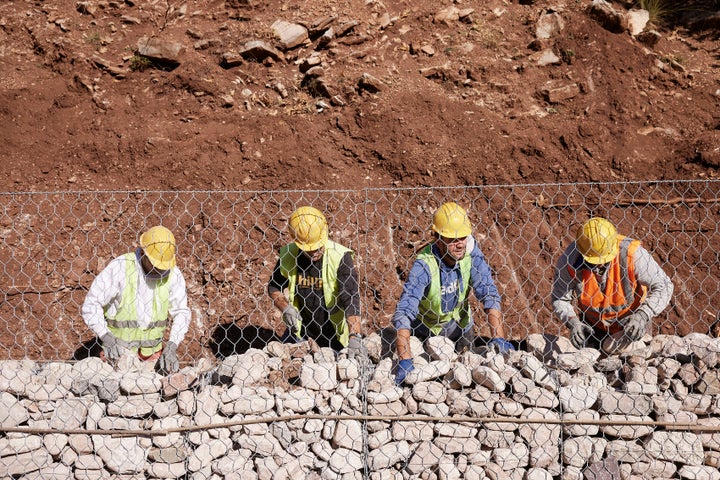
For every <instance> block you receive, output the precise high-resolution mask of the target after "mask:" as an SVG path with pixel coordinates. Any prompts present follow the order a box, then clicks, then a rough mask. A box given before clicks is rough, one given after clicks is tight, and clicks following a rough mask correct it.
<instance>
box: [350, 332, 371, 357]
mask: <svg viewBox="0 0 720 480" xmlns="http://www.w3.org/2000/svg"><path fill="white" fill-rule="evenodd" d="M347 351H348V358H354V359H356V360H358V361H363V360H365V359H367V358H368V351H367V348H366V347H365V345H364V344H363V341H362V337H361V336H360V335H358V334H357V333H353V334H351V335H350V340H349V341H348V346H347Z"/></svg>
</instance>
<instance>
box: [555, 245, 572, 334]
mask: <svg viewBox="0 0 720 480" xmlns="http://www.w3.org/2000/svg"><path fill="white" fill-rule="evenodd" d="M573 252H577V250H576V249H575V242H572V243H571V244H570V246H568V247H567V248H566V249H565V251H564V252H563V253H562V255H561V256H560V258H559V259H558V261H557V263H556V265H555V273H554V276H553V287H552V293H551V301H552V307H553V313H554V314H555V315H557V316H558V318H559V319H560V321H562V322H563V324H565V325H569V324H570V323H571V322H573V321H574V320H578V316H577V313H576V312H575V307H574V306H573V300H574V292H575V286H576V285H577V280H575V279H574V278H572V276H571V275H570V272H568V265H569V264H570V262H571V256H572V254H573ZM576 254H577V255H579V253H576Z"/></svg>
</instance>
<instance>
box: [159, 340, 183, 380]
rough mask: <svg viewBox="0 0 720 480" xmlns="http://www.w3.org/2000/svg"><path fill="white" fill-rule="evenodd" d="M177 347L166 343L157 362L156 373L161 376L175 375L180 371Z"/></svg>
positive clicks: (171, 343)
mask: <svg viewBox="0 0 720 480" xmlns="http://www.w3.org/2000/svg"><path fill="white" fill-rule="evenodd" d="M177 347H178V346H177V345H175V344H174V343H173V342H168V343H167V345H165V348H163V351H162V354H161V355H160V359H159V360H158V371H159V372H160V373H162V374H163V375H167V374H170V373H175V372H177V371H178V370H180V362H179V361H178V358H177Z"/></svg>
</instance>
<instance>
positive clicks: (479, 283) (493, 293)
mask: <svg viewBox="0 0 720 480" xmlns="http://www.w3.org/2000/svg"><path fill="white" fill-rule="evenodd" d="M472 243H473V249H472V250H471V251H470V258H471V259H472V267H471V270H470V286H471V287H472V289H473V291H474V292H475V298H477V300H478V301H479V302H481V303H482V304H483V308H484V309H485V311H486V312H488V321H490V318H489V311H490V310H496V311H497V314H499V313H500V310H501V303H500V293H499V292H498V289H497V287H496V286H495V281H494V280H493V276H492V269H491V268H490V265H488V263H487V262H486V261H485V256H484V255H483V253H482V251H480V248H479V247H478V246H477V243H476V242H474V241H473V242H472ZM468 244H470V242H468ZM494 315H495V314H494ZM500 316H501V315H500Z"/></svg>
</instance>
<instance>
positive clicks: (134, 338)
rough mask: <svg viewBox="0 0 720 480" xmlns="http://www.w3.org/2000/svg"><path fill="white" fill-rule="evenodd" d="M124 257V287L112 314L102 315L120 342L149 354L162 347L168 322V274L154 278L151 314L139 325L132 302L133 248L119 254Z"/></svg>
mask: <svg viewBox="0 0 720 480" xmlns="http://www.w3.org/2000/svg"><path fill="white" fill-rule="evenodd" d="M122 258H123V259H124V260H125V288H124V289H123V291H122V296H121V297H120V306H119V307H118V309H117V312H116V313H115V316H114V317H110V316H108V314H107V308H105V319H106V321H107V325H108V330H110V333H112V334H113V335H114V336H115V337H116V338H117V339H118V340H120V341H121V343H122V344H123V345H124V346H125V347H127V348H129V349H130V350H133V351H136V352H137V351H138V350H139V351H140V354H141V355H143V356H144V357H149V356H150V355H152V354H153V353H155V352H158V351H160V350H162V340H163V335H164V334H165V328H166V327H167V324H168V321H167V320H168V311H169V309H170V276H171V275H172V271H170V274H169V275H168V276H166V277H165V278H161V279H158V280H157V283H156V285H155V288H153V303H152V318H151V320H150V324H149V325H148V326H147V327H145V328H141V327H140V324H139V323H138V320H137V309H136V308H135V302H136V297H137V282H138V274H137V272H138V266H137V260H136V256H135V253H134V252H131V253H126V254H125V255H123V256H122Z"/></svg>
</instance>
